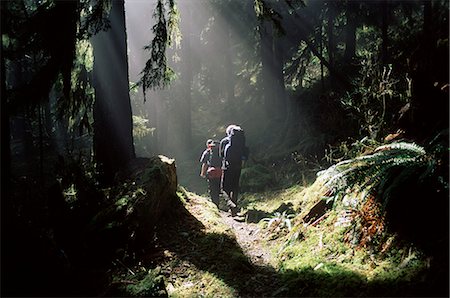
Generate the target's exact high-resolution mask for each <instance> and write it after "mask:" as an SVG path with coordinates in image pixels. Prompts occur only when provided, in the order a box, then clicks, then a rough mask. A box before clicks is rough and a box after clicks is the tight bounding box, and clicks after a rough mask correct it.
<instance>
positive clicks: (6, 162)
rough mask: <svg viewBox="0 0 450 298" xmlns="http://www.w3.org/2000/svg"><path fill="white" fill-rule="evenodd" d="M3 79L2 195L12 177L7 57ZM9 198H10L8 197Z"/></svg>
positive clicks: (3, 67) (2, 72) (3, 62)
mask: <svg viewBox="0 0 450 298" xmlns="http://www.w3.org/2000/svg"><path fill="white" fill-rule="evenodd" d="M1 80H2V97H1V134H2V135H1V140H2V146H1V157H2V162H1V182H2V187H1V194H2V197H4V198H7V196H3V195H4V194H5V193H6V190H7V187H6V185H8V181H9V179H10V177H11V175H10V174H11V130H10V123H9V121H10V120H9V109H8V94H7V91H6V65H5V57H4V56H3V57H1ZM7 200H8V199H7Z"/></svg>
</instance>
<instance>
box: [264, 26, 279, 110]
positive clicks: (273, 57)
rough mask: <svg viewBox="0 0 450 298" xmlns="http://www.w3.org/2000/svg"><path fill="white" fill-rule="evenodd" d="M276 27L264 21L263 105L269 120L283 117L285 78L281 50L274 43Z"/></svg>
mask: <svg viewBox="0 0 450 298" xmlns="http://www.w3.org/2000/svg"><path fill="white" fill-rule="evenodd" d="M274 31H275V30H274V26H273V24H272V22H271V21H262V23H261V30H260V38H261V43H260V47H261V62H262V84H261V85H262V91H263V100H264V101H263V104H264V107H265V110H266V113H267V116H269V118H274V119H276V118H279V117H282V116H283V115H282V113H281V111H282V110H281V107H282V106H283V102H282V101H283V99H284V98H282V96H283V93H284V77H283V58H282V53H281V49H280V48H279V47H278V46H277V43H275V42H274Z"/></svg>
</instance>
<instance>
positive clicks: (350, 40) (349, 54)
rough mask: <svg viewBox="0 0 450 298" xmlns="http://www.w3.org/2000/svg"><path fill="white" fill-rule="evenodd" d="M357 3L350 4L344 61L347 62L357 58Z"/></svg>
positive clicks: (347, 15)
mask: <svg viewBox="0 0 450 298" xmlns="http://www.w3.org/2000/svg"><path fill="white" fill-rule="evenodd" d="M357 5H358V4H357V3H356V4H355V3H352V2H349V3H348V7H347V11H346V18H347V26H346V28H345V29H346V30H345V53H344V59H345V61H347V62H351V60H352V59H353V57H355V51H356V17H357V15H358V13H357V11H356V10H357Z"/></svg>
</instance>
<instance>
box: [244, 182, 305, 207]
mask: <svg viewBox="0 0 450 298" xmlns="http://www.w3.org/2000/svg"><path fill="white" fill-rule="evenodd" d="M302 189H303V187H302V186H299V185H295V186H292V187H290V188H288V189H285V190H281V191H267V192H263V193H244V194H242V196H241V200H240V202H239V204H240V205H241V206H242V207H243V208H244V209H246V210H248V209H253V210H261V211H265V212H268V213H272V212H273V211H274V210H276V209H277V208H278V207H280V205H281V204H283V203H284V204H288V203H294V202H295V201H296V199H297V198H296V197H295V195H296V194H297V193H299V192H300V191H301V190H302Z"/></svg>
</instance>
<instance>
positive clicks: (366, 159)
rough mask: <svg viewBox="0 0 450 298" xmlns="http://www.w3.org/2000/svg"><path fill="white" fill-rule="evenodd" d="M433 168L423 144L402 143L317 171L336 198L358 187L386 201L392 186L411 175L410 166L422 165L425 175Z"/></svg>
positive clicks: (382, 147)
mask: <svg viewBox="0 0 450 298" xmlns="http://www.w3.org/2000/svg"><path fill="white" fill-rule="evenodd" d="M433 167H435V163H434V162H433V160H432V159H430V157H429V156H427V154H426V152H425V150H424V148H423V147H421V146H419V145H416V144H414V143H405V142H401V143H392V144H389V145H384V146H380V147H378V148H376V149H375V151H374V152H373V153H372V154H368V155H364V156H360V157H356V158H354V159H350V160H344V161H341V162H339V163H337V164H336V165H334V166H332V167H330V168H329V169H327V170H325V171H322V172H320V173H318V179H320V180H322V181H324V183H325V184H324V185H325V187H326V188H327V189H329V190H330V193H331V194H332V196H333V198H334V199H335V200H336V199H337V198H340V197H342V196H343V194H344V193H345V192H346V191H349V190H358V191H360V192H362V191H364V192H365V193H366V195H369V194H372V193H378V194H379V195H381V196H382V197H380V198H379V199H380V201H381V202H383V203H386V202H387V201H388V200H389V197H390V191H391V190H392V188H394V187H396V186H397V185H398V184H400V183H401V182H402V181H403V179H405V176H408V175H411V174H412V173H413V172H414V171H413V170H412V169H423V168H424V169H425V170H424V174H427V173H432V172H433ZM392 175H395V176H396V178H395V180H394V181H392V183H393V185H391V184H387V183H386V182H387V181H388V179H390V178H391V177H392ZM363 199H365V198H363ZM359 203H362V202H359ZM359 203H358V204H359Z"/></svg>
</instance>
